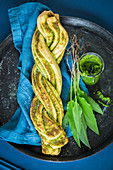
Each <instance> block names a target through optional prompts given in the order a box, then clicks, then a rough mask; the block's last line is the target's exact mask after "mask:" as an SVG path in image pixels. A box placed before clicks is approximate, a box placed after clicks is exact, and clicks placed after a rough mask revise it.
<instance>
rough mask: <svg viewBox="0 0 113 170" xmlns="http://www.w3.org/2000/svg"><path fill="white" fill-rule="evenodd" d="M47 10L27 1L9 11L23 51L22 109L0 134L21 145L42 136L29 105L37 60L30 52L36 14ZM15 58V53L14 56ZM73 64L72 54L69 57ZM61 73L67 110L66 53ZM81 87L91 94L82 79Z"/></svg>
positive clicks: (16, 40) (16, 43)
mask: <svg viewBox="0 0 113 170" xmlns="http://www.w3.org/2000/svg"><path fill="white" fill-rule="evenodd" d="M44 10H50V9H49V8H48V7H46V6H45V5H43V4H41V3H37V2H34V3H26V4H23V5H21V6H19V7H16V8H12V9H9V10H8V14H9V19H10V24H11V30H12V34H13V42H14V46H15V48H16V49H17V50H18V51H19V52H20V57H19V63H18V69H19V70H20V71H21V74H20V81H19V85H18V91H17V101H18V104H19V108H18V109H17V110H16V112H15V114H14V115H13V117H12V118H11V119H10V121H9V122H8V123H6V124H5V125H3V126H1V127H0V137H1V138H2V139H4V140H6V141H9V142H14V143H18V144H29V145H41V139H40V136H39V135H38V133H37V131H36V130H35V128H34V126H33V124H32V121H31V119H30V106H31V102H32V99H33V96H34V92H33V89H32V85H31V72H32V67H33V65H34V59H33V55H32V52H31V41H32V36H33V33H34V31H35V28H36V24H37V17H38V15H39V14H40V13H41V12H43V11H44ZM15 57H16V56H15ZM69 61H70V65H71V56H69ZM60 68H61V73H62V80H63V86H62V93H61V99H62V101H63V106H64V110H66V107H67V98H68V94H69V90H70V84H71V78H70V75H69V73H68V71H67V70H68V66H67V63H66V55H64V57H63V59H62V61H61V63H60ZM80 87H81V89H82V90H84V91H85V92H86V93H88V91H87V88H86V87H85V84H84V83H83V81H82V79H80ZM66 133H67V136H68V137H70V136H72V134H71V130H70V128H69V126H68V127H67V129H66Z"/></svg>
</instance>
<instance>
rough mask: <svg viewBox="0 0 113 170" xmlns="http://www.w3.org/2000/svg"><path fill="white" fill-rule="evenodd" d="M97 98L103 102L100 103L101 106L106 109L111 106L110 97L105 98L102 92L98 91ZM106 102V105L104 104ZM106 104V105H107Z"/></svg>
mask: <svg viewBox="0 0 113 170" xmlns="http://www.w3.org/2000/svg"><path fill="white" fill-rule="evenodd" d="M97 96H98V98H99V99H101V101H102V102H100V101H98V102H99V103H100V104H102V105H103V106H105V107H108V106H109V104H111V99H110V97H105V96H104V95H103V94H102V92H101V91H97ZM103 102H104V103H103ZM105 103H106V104H105Z"/></svg>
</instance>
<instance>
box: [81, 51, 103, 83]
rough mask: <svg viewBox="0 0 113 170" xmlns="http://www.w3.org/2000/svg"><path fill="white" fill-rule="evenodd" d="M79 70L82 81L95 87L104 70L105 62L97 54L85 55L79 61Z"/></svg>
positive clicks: (89, 53)
mask: <svg viewBox="0 0 113 170" xmlns="http://www.w3.org/2000/svg"><path fill="white" fill-rule="evenodd" d="M79 70H80V74H81V77H82V80H83V81H84V82H85V83H86V84H87V85H94V84H96V83H97V82H98V80H99V78H100V75H101V73H102V72H103V70H104V61H103V59H102V57H101V56H100V55H99V54H97V53H94V52H88V53H85V54H84V55H82V56H81V57H80V59H79Z"/></svg>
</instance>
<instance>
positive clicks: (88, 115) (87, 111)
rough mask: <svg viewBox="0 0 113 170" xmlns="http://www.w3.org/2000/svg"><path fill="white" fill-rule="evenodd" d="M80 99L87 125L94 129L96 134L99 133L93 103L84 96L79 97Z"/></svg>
mask: <svg viewBox="0 0 113 170" xmlns="http://www.w3.org/2000/svg"><path fill="white" fill-rule="evenodd" d="M78 100H79V103H80V105H81V107H82V109H83V114H84V117H85V120H86V124H87V126H88V127H89V128H90V129H91V130H92V131H94V132H95V133H96V134H98V135H99V130H98V127H97V122H96V118H95V115H94V114H93V110H92V107H91V105H90V104H89V103H88V102H87V101H86V100H85V99H84V98H83V97H78Z"/></svg>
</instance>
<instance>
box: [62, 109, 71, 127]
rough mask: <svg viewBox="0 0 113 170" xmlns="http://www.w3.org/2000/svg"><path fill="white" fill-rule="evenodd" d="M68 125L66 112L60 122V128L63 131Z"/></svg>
mask: <svg viewBox="0 0 113 170" xmlns="http://www.w3.org/2000/svg"><path fill="white" fill-rule="evenodd" d="M68 124H69V119H68V116H67V112H66V114H65V115H64V118H63V121H62V127H63V129H64V130H65V129H66V128H67V126H68Z"/></svg>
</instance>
